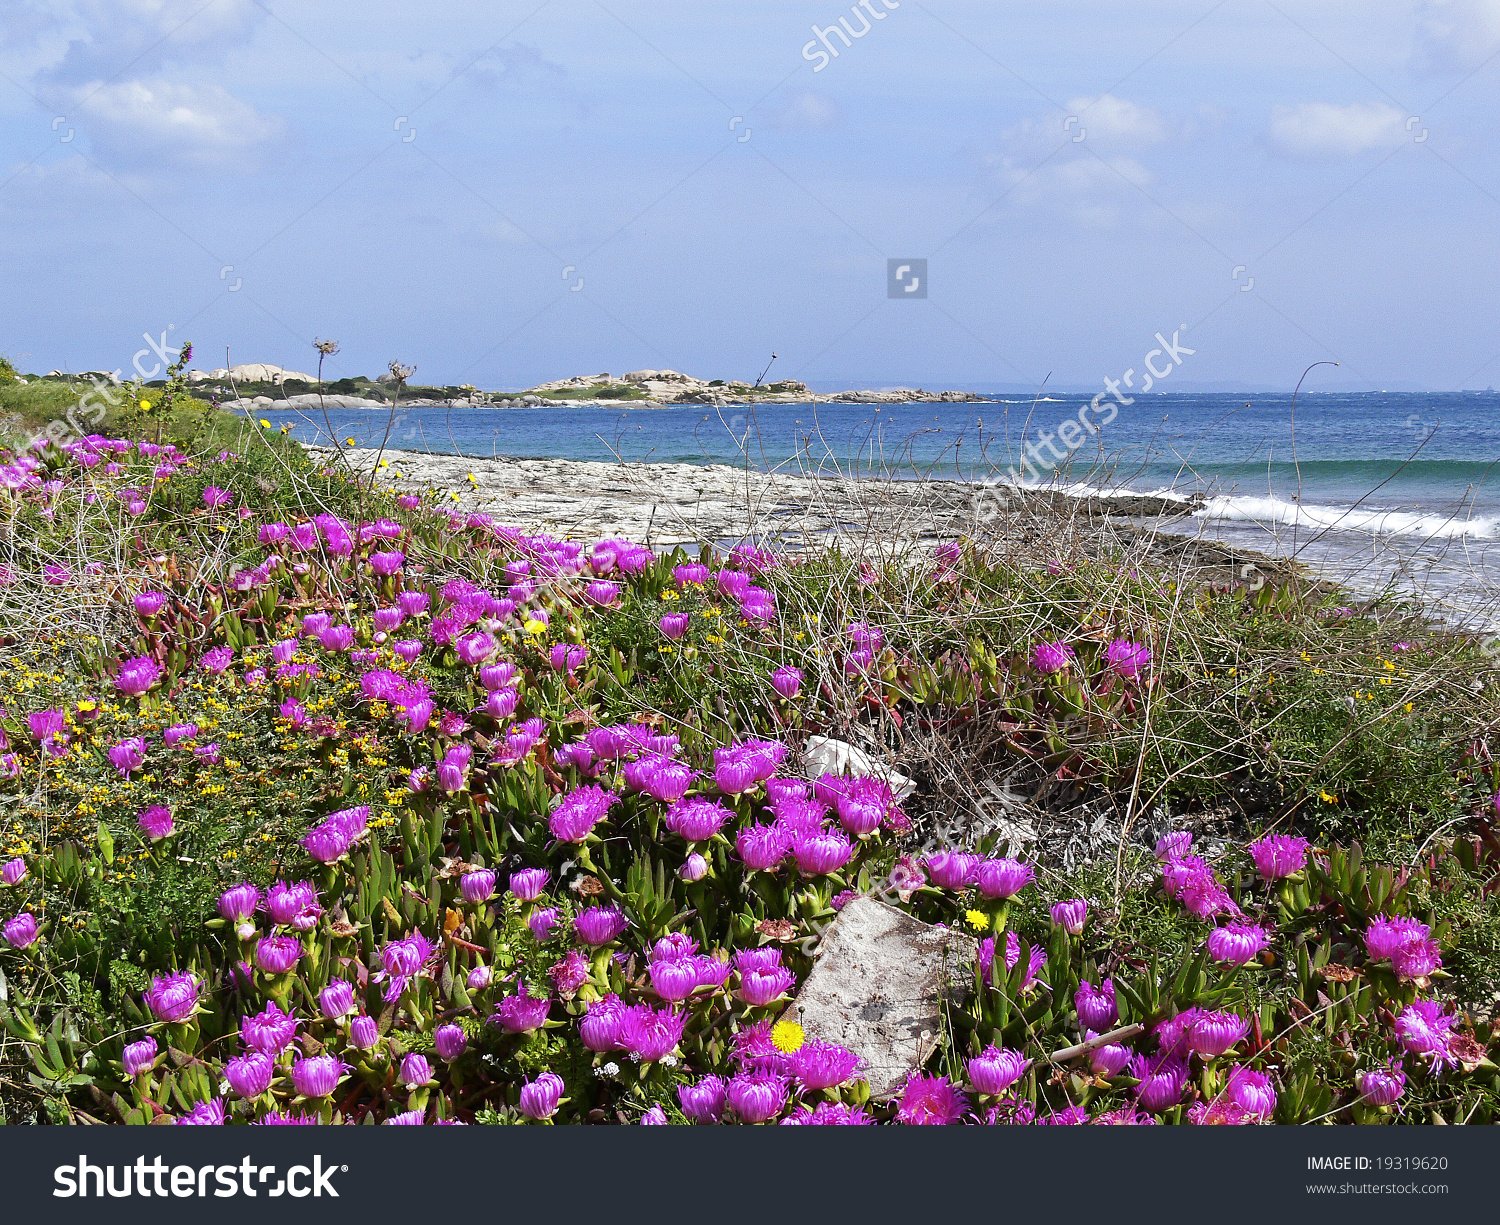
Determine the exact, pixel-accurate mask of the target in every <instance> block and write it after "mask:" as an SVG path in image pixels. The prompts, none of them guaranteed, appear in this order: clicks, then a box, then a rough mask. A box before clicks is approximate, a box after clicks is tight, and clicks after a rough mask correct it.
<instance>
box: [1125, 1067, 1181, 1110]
mask: <svg viewBox="0 0 1500 1225" xmlns="http://www.w3.org/2000/svg"><path fill="white" fill-rule="evenodd" d="M1130 1074H1131V1075H1132V1076H1134V1077H1135V1078H1136V1079H1137V1080H1139V1081H1140V1082H1141V1083H1140V1084H1138V1085H1137V1086H1136V1087H1135V1095H1136V1101H1137V1102H1139V1103H1140V1106H1141V1109H1143V1110H1149V1111H1150V1112H1151V1113H1152V1114H1160V1113H1161V1112H1162V1111H1164V1110H1170V1109H1171V1108H1172V1107H1173V1106H1176V1105H1177V1104H1178V1103H1180V1102H1181V1101H1182V1091H1183V1089H1184V1088H1185V1087H1186V1086H1187V1076H1188V1069H1187V1064H1185V1063H1183V1062H1182V1060H1180V1059H1176V1058H1173V1057H1167V1058H1154V1059H1147V1058H1146V1056H1144V1055H1137V1056H1136V1057H1135V1058H1134V1059H1133V1060H1132V1061H1131V1064H1130Z"/></svg>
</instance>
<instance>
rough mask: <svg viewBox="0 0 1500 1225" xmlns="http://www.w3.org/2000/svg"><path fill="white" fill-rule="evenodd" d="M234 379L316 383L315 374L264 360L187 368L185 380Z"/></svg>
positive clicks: (260, 381) (249, 381)
mask: <svg viewBox="0 0 1500 1225" xmlns="http://www.w3.org/2000/svg"><path fill="white" fill-rule="evenodd" d="M229 379H234V380H235V381H236V382H239V383H277V384H280V383H284V382H286V380H287V379H301V380H302V382H304V383H316V382H317V381H318V376H317V375H316V374H303V373H301V371H298V370H283V369H282V368H281V367H280V366H271V365H268V364H266V363H265V362H248V363H246V364H245V365H243V366H231V367H230V368H229V369H227V370H226V369H224V368H223V367H222V366H221V367H219V369H217V370H209V371H207V372H204V371H202V370H189V371H188V372H187V381H188V382H189V383H195V384H196V383H222V382H225V381H226V380H229Z"/></svg>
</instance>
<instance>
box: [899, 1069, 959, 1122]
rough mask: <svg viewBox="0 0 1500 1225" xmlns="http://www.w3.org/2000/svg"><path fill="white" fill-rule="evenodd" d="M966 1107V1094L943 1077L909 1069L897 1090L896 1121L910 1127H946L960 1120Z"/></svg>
mask: <svg viewBox="0 0 1500 1225" xmlns="http://www.w3.org/2000/svg"><path fill="white" fill-rule="evenodd" d="M968 1108H969V1099H968V1097H967V1096H966V1095H965V1094H964V1092H963V1091H962V1090H961V1089H959V1088H958V1087H957V1086H956V1085H954V1084H951V1083H950V1082H949V1081H948V1079H947V1078H946V1077H943V1076H924V1075H922V1074H920V1073H917V1072H913V1073H912V1074H911V1075H910V1076H908V1077H907V1078H906V1085H905V1087H904V1088H903V1089H902V1090H901V1100H900V1103H899V1105H898V1107H897V1110H896V1120H897V1122H900V1123H905V1124H907V1125H908V1126H911V1127H946V1126H948V1125H949V1124H952V1123H957V1122H958V1121H959V1120H960V1119H962V1118H963V1116H964V1112H965V1111H966V1110H968Z"/></svg>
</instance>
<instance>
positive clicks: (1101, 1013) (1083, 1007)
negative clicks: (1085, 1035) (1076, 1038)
mask: <svg viewBox="0 0 1500 1225" xmlns="http://www.w3.org/2000/svg"><path fill="white" fill-rule="evenodd" d="M1073 1007H1074V1008H1075V1009H1076V1010H1077V1012H1078V1026H1079V1028H1080V1029H1092V1030H1094V1031H1095V1032H1096V1033H1101V1034H1102V1033H1104V1032H1105V1031H1106V1030H1107V1029H1109V1027H1110V1026H1111V1025H1113V1024H1114V1023H1115V1022H1116V1021H1117V1020H1119V1017H1120V1013H1119V1010H1118V1009H1117V1008H1116V1007H1115V984H1114V980H1113V979H1109V978H1106V979H1105V980H1104V981H1103V982H1102V983H1100V984H1099V986H1098V987H1097V988H1096V987H1095V986H1094V984H1093V983H1091V982H1089V981H1088V980H1087V979H1083V980H1082V981H1080V982H1079V984H1078V990H1077V991H1075V992H1074V993H1073Z"/></svg>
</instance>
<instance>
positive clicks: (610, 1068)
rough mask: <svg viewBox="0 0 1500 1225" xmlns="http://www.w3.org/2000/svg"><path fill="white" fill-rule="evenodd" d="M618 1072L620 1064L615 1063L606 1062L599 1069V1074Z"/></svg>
mask: <svg viewBox="0 0 1500 1225" xmlns="http://www.w3.org/2000/svg"><path fill="white" fill-rule="evenodd" d="M619 1074H620V1065H619V1064H617V1063H606V1064H605V1065H604V1066H603V1067H602V1068H600V1069H599V1075H600V1076H618V1075H619Z"/></svg>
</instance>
